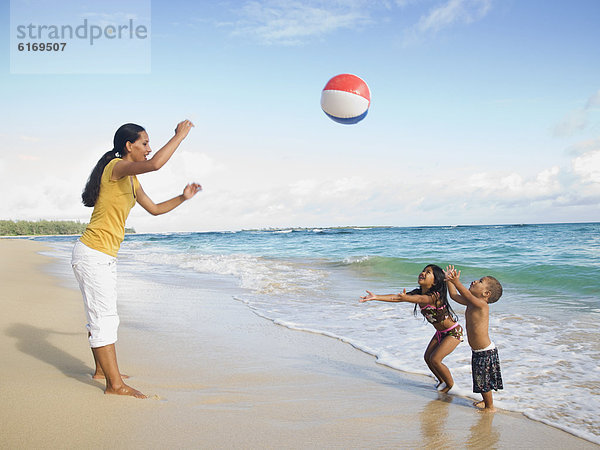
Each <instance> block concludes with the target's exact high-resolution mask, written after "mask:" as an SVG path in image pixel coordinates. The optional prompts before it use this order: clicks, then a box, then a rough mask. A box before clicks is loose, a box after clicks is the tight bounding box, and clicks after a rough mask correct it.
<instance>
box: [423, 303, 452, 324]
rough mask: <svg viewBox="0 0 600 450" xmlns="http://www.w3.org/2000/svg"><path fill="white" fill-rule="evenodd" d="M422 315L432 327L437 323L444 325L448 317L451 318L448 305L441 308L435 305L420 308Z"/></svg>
mask: <svg viewBox="0 0 600 450" xmlns="http://www.w3.org/2000/svg"><path fill="white" fill-rule="evenodd" d="M420 308H421V314H423V317H425V319H426V320H427V322H429V323H430V324H432V325H435V324H437V323H442V322H443V321H444V320H446V319H447V318H448V317H450V313H449V312H448V307H447V306H446V305H442V306H440V307H436V306H434V305H425V306H420Z"/></svg>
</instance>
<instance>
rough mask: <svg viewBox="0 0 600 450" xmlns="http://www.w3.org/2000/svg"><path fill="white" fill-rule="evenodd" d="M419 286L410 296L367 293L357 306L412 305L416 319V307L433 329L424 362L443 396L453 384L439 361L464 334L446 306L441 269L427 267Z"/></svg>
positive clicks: (406, 294)
mask: <svg viewBox="0 0 600 450" xmlns="http://www.w3.org/2000/svg"><path fill="white" fill-rule="evenodd" d="M418 282H419V287H418V288H417V289H414V290H412V291H410V292H406V289H404V291H403V292H402V293H401V294H390V295H375V294H373V293H371V292H369V291H367V294H368V295H366V296H364V297H361V299H360V302H361V303H363V302H368V301H370V300H378V301H382V302H409V303H415V315H416V314H417V307H418V308H419V309H420V310H421V314H422V315H423V317H425V319H427V321H428V322H429V323H431V324H432V325H433V326H434V328H435V329H436V332H435V334H434V335H433V337H432V338H431V341H430V342H429V345H428V346H427V350H425V355H424V357H425V362H426V363H427V366H429V369H430V370H431V372H433V374H434V375H435V377H436V378H437V379H438V385H437V388H438V389H439V390H440V391H442V392H448V391H449V390H450V389H452V386H454V380H453V378H452V374H451V373H450V370H449V369H448V367H446V365H445V364H444V363H443V362H442V361H443V359H444V358H445V357H446V356H447V355H449V354H450V353H452V352H453V351H454V349H455V348H456V346H457V345H458V344H459V343H460V342H462V335H463V330H462V327H461V326H460V325H459V324H458V317H457V316H456V314H455V313H454V311H453V310H452V308H451V307H450V305H449V303H448V296H447V292H448V291H447V287H446V281H445V274H444V271H443V270H442V268H441V267H438V266H436V265H434V264H430V265H428V266H426V267H425V268H424V269H423V271H422V272H421V274H420V275H419V279H418Z"/></svg>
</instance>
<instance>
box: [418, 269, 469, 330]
mask: <svg viewBox="0 0 600 450" xmlns="http://www.w3.org/2000/svg"><path fill="white" fill-rule="evenodd" d="M428 267H430V268H431V271H432V272H433V286H431V288H430V289H429V290H428V291H427V292H420V294H421V295H425V294H433V293H435V292H437V293H438V294H440V302H441V303H442V304H443V305H445V306H446V308H448V314H450V317H452V320H454V321H455V322H457V321H458V316H457V315H456V313H455V312H454V310H453V309H452V307H451V306H450V303H449V302H448V286H447V285H446V275H445V274H444V271H443V270H442V268H441V267H440V266H437V265H435V264H428V265H427V266H425V268H424V269H423V270H425V269H427V268H428ZM420 289H421V288H419V291H420ZM415 290H416V289H415ZM413 292H414V291H413ZM415 293H417V292H415ZM418 312H419V305H417V304H415V309H414V313H415V316H416V315H418Z"/></svg>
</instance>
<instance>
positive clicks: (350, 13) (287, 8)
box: [233, 0, 370, 45]
mask: <svg viewBox="0 0 600 450" xmlns="http://www.w3.org/2000/svg"><path fill="white" fill-rule="evenodd" d="M361 5H363V2H360V1H359V2H351V1H350V2H332V1H324V0H306V1H298V0H266V1H249V2H246V3H245V4H244V5H243V6H242V7H241V8H240V9H239V11H238V14H239V15H240V16H241V18H240V20H238V21H236V22H234V23H233V26H234V27H235V28H234V31H233V34H234V35H241V36H251V37H253V38H255V39H257V40H259V41H260V42H262V43H266V44H283V45H297V44H301V43H302V42H303V41H304V40H305V39H306V38H309V37H313V36H321V35H324V34H327V33H331V32H333V31H337V30H339V29H350V28H356V27H358V26H362V25H365V24H367V23H369V22H370V18H369V15H368V10H367V8H363V7H360V6H361Z"/></svg>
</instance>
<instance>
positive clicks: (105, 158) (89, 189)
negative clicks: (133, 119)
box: [81, 123, 146, 206]
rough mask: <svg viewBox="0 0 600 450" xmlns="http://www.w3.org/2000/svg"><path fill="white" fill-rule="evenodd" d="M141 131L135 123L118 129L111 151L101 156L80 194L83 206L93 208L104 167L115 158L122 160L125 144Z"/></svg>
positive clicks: (136, 137) (133, 139) (134, 139)
mask: <svg viewBox="0 0 600 450" xmlns="http://www.w3.org/2000/svg"><path fill="white" fill-rule="evenodd" d="M142 131H146V130H144V128H143V127H141V126H139V125H136V124H135V123H126V124H125V125H121V126H120V127H119V129H118V130H117V132H116V133H115V138H114V139H113V149H112V150H110V151H108V152H106V153H105V154H104V155H102V158H100V160H99V161H98V162H97V163H96V166H95V167H94V169H93V170H92V173H91V174H90V177H89V178H88V180H87V183H86V185H85V188H84V189H83V192H82V193H81V199H82V201H83V204H84V205H85V206H94V205H95V204H96V200H97V199H98V194H99V193H100V180H101V179H102V172H104V168H105V167H106V165H107V164H108V163H109V162H110V161H112V160H113V159H115V158H122V157H123V155H124V154H125V153H126V152H127V150H126V148H125V144H127V142H132V143H133V142H135V141H137V140H138V138H139V137H140V133H141V132H142Z"/></svg>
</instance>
